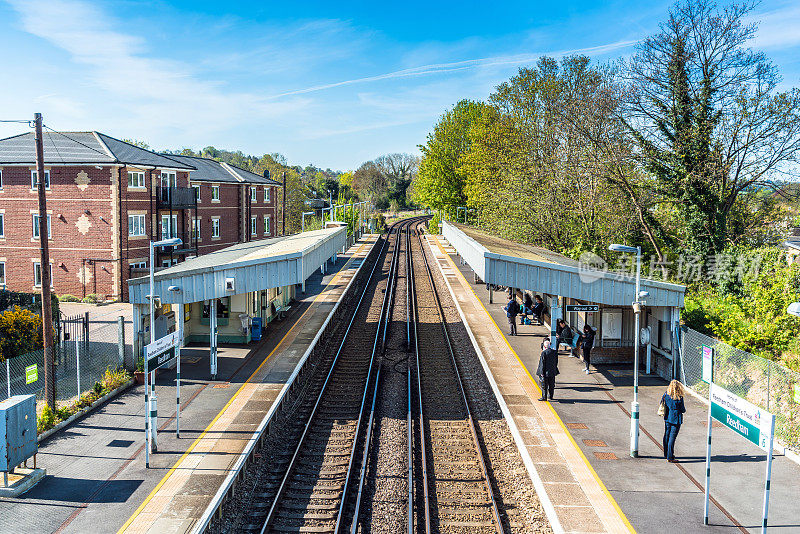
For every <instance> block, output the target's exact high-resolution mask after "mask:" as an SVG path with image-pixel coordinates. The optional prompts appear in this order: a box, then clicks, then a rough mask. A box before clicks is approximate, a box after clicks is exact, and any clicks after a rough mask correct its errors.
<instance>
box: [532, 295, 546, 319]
mask: <svg viewBox="0 0 800 534" xmlns="http://www.w3.org/2000/svg"><path fill="white" fill-rule="evenodd" d="M535 300H536V303H535V304H534V305H533V316H534V317H535V318H536V322H537V323H538V324H540V325H541V324H543V323H542V314H543V313H544V302H543V301H542V297H540V296H539V295H536V297H535Z"/></svg>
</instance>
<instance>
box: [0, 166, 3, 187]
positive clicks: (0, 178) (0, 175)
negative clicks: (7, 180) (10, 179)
mask: <svg viewBox="0 0 800 534" xmlns="http://www.w3.org/2000/svg"><path fill="white" fill-rule="evenodd" d="M0 189H3V169H0Z"/></svg>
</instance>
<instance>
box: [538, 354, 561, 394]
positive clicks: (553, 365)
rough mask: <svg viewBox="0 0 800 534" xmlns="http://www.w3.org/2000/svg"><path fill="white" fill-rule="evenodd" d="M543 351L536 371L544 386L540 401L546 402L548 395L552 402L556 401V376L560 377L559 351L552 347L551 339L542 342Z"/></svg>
mask: <svg viewBox="0 0 800 534" xmlns="http://www.w3.org/2000/svg"><path fill="white" fill-rule="evenodd" d="M542 349H543V350H542V354H541V355H540V356H539V367H538V368H537V369H536V374H537V375H539V382H540V383H541V385H542V398H541V399H539V400H540V401H546V400H547V396H548V394H549V395H550V400H554V393H555V389H556V375H558V351H556V350H553V349H552V348H551V347H550V340H549V339H545V340H544V342H542Z"/></svg>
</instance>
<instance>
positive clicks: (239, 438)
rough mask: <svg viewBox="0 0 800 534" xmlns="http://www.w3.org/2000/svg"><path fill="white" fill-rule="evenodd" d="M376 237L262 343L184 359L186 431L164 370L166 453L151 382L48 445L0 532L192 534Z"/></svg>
mask: <svg viewBox="0 0 800 534" xmlns="http://www.w3.org/2000/svg"><path fill="white" fill-rule="evenodd" d="M377 238H378V236H377V235H366V236H364V237H363V238H362V239H361V240H360V241H359V242H357V243H356V244H355V245H353V246H352V247H350V249H348V250H347V251H346V252H345V253H344V254H342V255H340V256H339V259H338V261H337V262H336V264H335V265H329V267H328V269H327V272H326V275H325V276H322V275H321V273H320V272H319V270H318V271H317V272H316V273H314V274H313V275H311V277H310V278H308V280H307V281H306V293H305V294H300V292H298V294H297V297H296V300H295V302H294V303H293V304H292V310H291V312H290V313H289V315H288V316H287V317H286V318H285V319H283V320H281V321H275V322H272V323H270V327H269V328H268V330H267V334H266V335H265V336H264V337H263V338H262V340H261V341H260V342H259V343H257V344H255V343H251V344H248V345H223V346H221V347H220V348H219V369H218V379H217V380H216V381H209V380H208V379H207V378H208V373H209V367H208V366H209V361H208V351H209V348H208V347H202V346H201V347H192V346H189V347H187V348H185V349H183V350H182V359H181V362H182V363H181V367H182V370H181V382H182V384H181V389H182V390H183V391H182V395H181V397H182V402H181V438H180V439H177V438H176V436H175V381H174V378H175V374H174V371H166V372H164V373H161V372H160V373H159V376H158V381H157V388H156V389H157V394H158V398H159V418H158V428H159V437H158V444H159V452H158V453H157V454H152V455H151V456H150V468H149V469H146V468H145V462H144V445H143V442H144V386H137V387H134V388H131V389H129V390H128V391H126V392H125V393H123V394H122V395H120V396H119V397H117V398H116V399H114V400H113V401H111V402H109V403H108V404H106V405H104V406H103V407H102V408H100V409H99V410H97V411H96V412H94V413H92V414H90V415H89V416H87V417H85V418H84V419H82V420H80V421H78V422H77V423H75V424H73V425H71V426H70V427H68V428H66V429H65V430H63V431H61V432H59V433H57V434H55V435H54V436H53V437H51V438H50V439H48V440H47V441H45V442H44V443H42V444H41V447H40V449H39V455H38V464H39V467H44V468H45V469H47V477H46V478H45V479H44V480H43V481H42V482H40V483H39V485H38V486H37V487H35V488H34V489H33V490H31V491H30V492H28V493H27V494H25V495H23V496H22V497H20V498H18V499H0V532H19V531H26V532H117V531H120V532H153V533H155V532H159V533H160V532H188V531H190V530H191V529H192V527H193V526H194V525H195V524H196V522H197V521H198V520H199V519H200V517H201V516H202V514H203V512H204V511H205V509H206V506H207V505H208V504H209V503H210V502H211V500H212V499H213V498H214V496H215V494H216V493H217V491H218V489H219V487H220V485H221V484H222V483H223V481H224V480H225V479H226V477H227V475H228V473H229V471H230V470H231V468H232V467H233V466H234V465H235V463H236V461H237V460H238V458H239V455H240V453H241V451H242V450H244V449H245V447H246V446H247V444H248V442H249V440H251V439H252V435H253V432H254V430H255V429H256V428H257V427H258V425H259V423H260V422H261V420H262V418H263V417H264V415H265V414H266V412H267V410H268V409H269V407H270V405H271V402H272V400H273V399H274V398H275V397H276V396H277V394H278V392H279V391H280V390H281V388H282V387H283V384H284V382H285V381H286V379H287V378H288V377H289V376H290V375H291V373H292V371H293V369H294V367H295V365H296V363H297V361H298V360H299V359H300V358H301V356H302V355H303V353H304V352H305V351H306V349H307V348H308V346H309V344H310V342H311V341H312V340H313V339H314V335H315V334H316V332H317V331H318V330H319V328H320V327H321V326H322V324H323V323H324V322H325V320H326V319H327V317H328V315H329V314H330V312H331V310H332V309H333V308H334V305H335V303H336V302H338V301H339V299H340V298H341V296H342V294H343V292H344V289H345V288H346V286H347V284H348V283H349V281H350V280H351V279H352V278H353V277H354V276H355V275H356V273H357V272H358V269H359V268H360V267H361V265H362V263H363V260H364V258H365V257H366V256H367V254H368V253H369V251H370V249H371V248H372V246H373V245H374V244H375V242H376V241H377Z"/></svg>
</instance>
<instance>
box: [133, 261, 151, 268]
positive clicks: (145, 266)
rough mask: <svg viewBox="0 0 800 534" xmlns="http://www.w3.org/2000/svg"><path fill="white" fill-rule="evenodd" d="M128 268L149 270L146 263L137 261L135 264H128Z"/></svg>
mask: <svg viewBox="0 0 800 534" xmlns="http://www.w3.org/2000/svg"><path fill="white" fill-rule="evenodd" d="M128 268H130V269H147V262H146V261H135V262H133V263H129V264H128Z"/></svg>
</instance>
